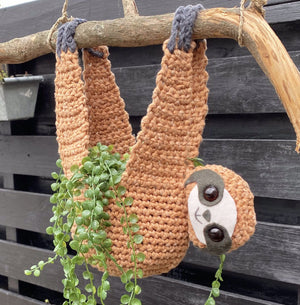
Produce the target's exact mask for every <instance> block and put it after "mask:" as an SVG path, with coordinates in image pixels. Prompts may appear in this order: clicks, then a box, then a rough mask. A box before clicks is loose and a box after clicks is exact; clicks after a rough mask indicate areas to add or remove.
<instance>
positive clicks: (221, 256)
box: [220, 254, 226, 263]
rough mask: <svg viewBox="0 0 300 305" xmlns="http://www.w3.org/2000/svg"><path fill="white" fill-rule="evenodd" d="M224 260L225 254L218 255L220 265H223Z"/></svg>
mask: <svg viewBox="0 0 300 305" xmlns="http://www.w3.org/2000/svg"><path fill="white" fill-rule="evenodd" d="M225 258H226V256H225V254H222V255H220V260H221V263H224V261H225Z"/></svg>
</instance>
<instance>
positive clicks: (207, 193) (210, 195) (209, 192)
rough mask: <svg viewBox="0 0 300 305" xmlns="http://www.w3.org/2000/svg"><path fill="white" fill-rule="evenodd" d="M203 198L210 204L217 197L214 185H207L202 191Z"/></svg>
mask: <svg viewBox="0 0 300 305" xmlns="http://www.w3.org/2000/svg"><path fill="white" fill-rule="evenodd" d="M203 197H204V199H205V200H207V201H209V202H212V201H215V200H216V199H217V198H218V197H219V190H218V188H217V187H215V186H214V185H208V186H206V187H205V188H204V190H203Z"/></svg>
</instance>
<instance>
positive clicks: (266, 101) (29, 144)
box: [0, 0, 300, 305]
mask: <svg viewBox="0 0 300 305" xmlns="http://www.w3.org/2000/svg"><path fill="white" fill-rule="evenodd" d="M62 2H63V1H62V0H51V1H50V0H48V1H46V0H39V1H35V2H30V3H27V4H23V5H19V6H16V7H11V8H3V9H0V41H1V42H4V41H7V40H10V39H12V38H15V37H21V36H24V35H28V34H31V33H35V32H37V31H41V30H46V29H49V28H50V26H51V25H52V24H53V23H54V22H55V20H56V19H57V18H58V17H59V16H60V12H61V7H62ZM238 2H239V1H238V0H226V1H225V0H203V1H202V4H203V5H204V6H205V7H206V8H211V7H218V6H223V7H233V6H235V5H239V3H238ZM136 3H137V6H138V9H139V12H140V14H141V15H155V14H162V13H169V12H173V11H175V9H176V8H177V7H178V6H179V5H186V4H195V3H197V1H194V0H193V1H187V0H164V1H160V0H137V1H136ZM69 14H70V15H72V16H74V17H82V18H86V19H88V20H104V19H113V18H119V17H122V14H123V13H122V2H121V0H102V1H99V0H73V1H70V8H69ZM266 19H267V21H268V22H269V23H270V24H271V25H272V28H273V29H274V30H275V31H276V33H277V34H278V36H279V37H280V39H281V40H282V42H283V43H284V45H285V46H286V48H287V50H288V51H289V53H290V55H291V57H292V58H293V60H294V62H295V63H296V65H297V66H298V67H300V1H287V0H269V4H268V6H267V7H266ZM0 51H1V50H0ZM110 52H111V56H110V59H111V61H112V65H113V71H114V73H115V75H116V80H117V83H118V85H119V86H120V90H121V94H122V96H123V98H124V99H125V101H126V105H127V110H128V112H129V114H130V120H131V123H132V125H133V129H134V132H135V133H137V132H138V130H139V124H140V120H141V117H142V116H143V115H144V114H145V112H146V108H147V105H148V104H149V103H150V101H151V94H152V90H153V88H154V84H155V75H156V73H157V71H158V69H159V67H160V66H159V64H160V60H161V56H162V51H161V46H149V47H142V48H123V49H122V48H112V49H111V50H110ZM207 55H208V57H209V65H208V72H209V75H210V79H209V84H208V86H209V88H210V95H209V115H208V116H207V121H206V129H205V132H204V138H205V140H204V142H203V144H202V145H201V148H200V156H201V158H203V159H204V160H205V161H206V162H207V163H217V164H222V165H224V166H227V167H229V168H232V169H233V170H235V171H236V172H238V173H239V174H241V175H242V176H243V177H244V178H245V180H247V181H248V182H249V184H250V187H251V189H252V190H253V192H254V194H255V197H256V198H255V209H256V213H257V218H258V225H257V230H256V233H255V235H254V236H253V237H252V238H251V240H250V242H249V243H247V244H246V245H245V246H244V247H242V248H241V249H239V250H237V251H235V252H234V253H232V254H229V255H227V259H226V262H225V267H224V269H225V271H224V284H222V293H221V296H220V298H219V299H217V304H220V305H221V304H222V305H235V304H236V305H238V304H239V305H241V304H242V305H279V304H286V305H300V298H299V296H298V294H300V290H299V287H300V275H299V274H300V201H299V198H300V156H299V155H297V153H296V152H295V151H294V148H295V134H294V132H293V129H292V127H291V124H290V123H289V120H288V118H287V115H286V114H285V112H284V109H283V107H282V106H281V103H280V101H279V99H278V97H277V96H276V94H275V92H274V89H273V87H272V86H271V84H270V83H269V81H268V80H267V78H266V77H265V75H264V74H263V72H262V71H261V70H260V68H259V67H258V65H257V64H256V62H255V61H254V60H253V58H252V57H251V56H250V54H249V52H248V51H247V50H246V49H244V48H240V47H239V46H238V45H237V43H236V42H235V41H232V40H227V39H210V40H209V41H208V52H207ZM54 64H55V59H54V55H53V54H50V55H47V56H43V57H41V58H38V59H35V60H32V61H30V62H27V63H24V64H21V65H12V66H10V67H9V70H10V72H11V73H23V72H25V71H27V72H28V73H31V74H34V75H36V74H41V75H43V76H44V82H43V83H42V84H41V85H40V90H39V96H38V105H37V109H36V114H35V117H34V118H33V119H30V120H24V121H13V122H1V123H0V172H1V174H0V176H1V179H0V186H1V189H0V304H1V305H19V304H22V305H41V304H45V303H44V301H45V300H46V299H48V300H49V302H50V303H51V304H57V305H58V304H62V302H63V298H62V294H61V292H62V283H61V278H62V274H63V272H62V269H61V267H60V266H59V264H54V265H53V266H52V265H51V267H47V268H46V269H45V270H44V271H43V272H42V274H41V276H40V277H39V278H35V277H28V276H25V275H24V269H25V268H28V267H29V266H31V265H32V264H34V263H36V262H37V261H39V260H41V259H45V258H47V257H48V256H49V255H50V254H51V249H52V248H53V247H52V242H51V238H49V237H48V236H47V235H46V234H45V228H46V227H47V226H48V225H49V218H50V214H51V205H50V204H49V197H50V194H51V190H50V184H51V183H52V180H51V177H50V173H51V172H52V171H53V170H55V161H56V159H57V158H58V154H57V143H56V139H55V115H54V84H53V80H54ZM299 90H300V88H299ZM217 265H218V259H217V258H215V257H211V256H209V255H207V254H205V253H203V252H201V251H200V250H198V249H196V248H194V247H193V246H191V247H190V249H189V251H188V254H187V255H186V257H185V259H184V261H183V262H182V263H181V264H180V265H179V266H178V267H177V268H176V269H174V270H172V271H171V272H170V273H169V274H167V275H163V276H155V277H151V278H147V279H144V280H142V281H141V286H142V290H143V293H142V301H143V304H144V305H153V304H164V305H167V304H180V305H184V304H186V305H200V304H204V302H205V299H206V298H207V296H208V293H209V286H210V283H211V281H212V280H213V277H214V271H215V269H216V267H217ZM95 278H96V281H99V280H100V276H99V275H97V272H95ZM112 282H113V285H112V289H111V293H110V294H111V297H112V298H111V301H110V302H109V304H119V303H118V302H119V296H120V293H121V292H120V289H119V288H120V287H121V286H120V281H119V280H118V279H113V280H112Z"/></svg>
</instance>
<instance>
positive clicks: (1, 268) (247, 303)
mask: <svg viewBox="0 0 300 305" xmlns="http://www.w3.org/2000/svg"><path fill="white" fill-rule="evenodd" d="M0 252H1V256H0V262H1V264H0V273H1V274H4V275H5V274H7V273H9V274H12V275H13V276H14V277H16V278H18V279H20V280H23V281H26V282H30V283H32V284H36V285H39V286H42V287H47V288H49V289H52V290H56V291H61V290H62V284H61V282H60V279H61V278H62V276H63V273H62V270H61V268H60V266H58V264H54V265H51V266H48V267H46V268H45V269H44V270H43V272H42V273H41V276H40V277H39V278H35V277H32V276H30V277H27V276H25V275H24V272H23V269H24V267H25V268H26V266H30V265H31V264H34V263H36V261H37V260H40V259H43V258H44V259H45V258H47V257H48V256H49V255H51V253H50V252H49V251H47V250H41V249H37V248H31V247H28V246H23V245H18V244H13V243H9V242H6V241H0ZM16 255H18V259H16ZM99 281H100V275H99V273H98V272H95V284H99ZM111 284H112V285H111V291H110V295H109V301H107V304H108V305H110V304H111V305H113V304H117V302H118V301H119V297H120V296H121V294H123V291H124V287H122V284H121V283H120V280H119V279H118V278H112V279H111ZM140 285H141V287H142V290H143V293H142V295H141V299H142V302H143V304H144V305H152V304H155V303H157V302H158V300H160V302H162V301H163V304H165V305H171V304H174V303H177V304H182V305H188V304H189V305H190V304H195V305H196V304H199V303H200V304H201V303H204V301H205V299H206V298H207V296H208V293H209V289H208V288H206V287H203V286H200V285H194V284H191V283H185V282H181V281H178V280H173V279H170V278H164V277H160V276H156V277H150V278H146V279H143V280H141V281H140ZM219 301H220V302H221V303H222V304H223V305H238V304H241V303H242V304H243V305H279V304H278V303H273V302H268V301H262V300H257V299H253V298H249V297H244V296H240V295H236V294H233V293H228V292H223V291H222V292H221V296H220V298H219Z"/></svg>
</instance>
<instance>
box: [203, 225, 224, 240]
mask: <svg viewBox="0 0 300 305" xmlns="http://www.w3.org/2000/svg"><path fill="white" fill-rule="evenodd" d="M207 235H208V237H209V238H210V239H211V240H212V241H213V242H220V241H222V240H223V239H224V237H225V235H224V232H223V230H222V229H220V228H217V227H212V228H211V229H209V231H208V232H207Z"/></svg>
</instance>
